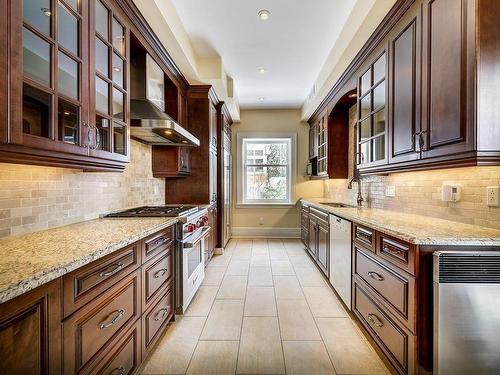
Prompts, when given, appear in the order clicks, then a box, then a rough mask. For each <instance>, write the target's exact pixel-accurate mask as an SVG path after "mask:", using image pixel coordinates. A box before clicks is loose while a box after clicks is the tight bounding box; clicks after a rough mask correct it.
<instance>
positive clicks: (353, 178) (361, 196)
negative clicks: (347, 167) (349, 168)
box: [347, 124, 364, 208]
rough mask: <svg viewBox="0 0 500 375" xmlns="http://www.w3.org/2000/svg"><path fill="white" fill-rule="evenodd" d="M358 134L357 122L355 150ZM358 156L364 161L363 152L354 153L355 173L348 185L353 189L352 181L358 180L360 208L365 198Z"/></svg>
mask: <svg viewBox="0 0 500 375" xmlns="http://www.w3.org/2000/svg"><path fill="white" fill-rule="evenodd" d="M357 134H358V126H357V124H356V125H354V150H356V148H357V146H358V145H357V142H356V137H357ZM358 156H359V157H360V158H361V160H360V161H361V162H363V159H364V155H363V153H362V152H355V153H354V163H353V174H352V178H351V180H350V181H349V184H348V185H347V188H348V189H349V190H351V189H352V183H353V182H357V184H358V196H357V198H356V202H357V203H358V208H361V206H363V201H364V199H363V195H362V194H361V175H360V173H359V169H358V163H357V161H356V159H357V158H358Z"/></svg>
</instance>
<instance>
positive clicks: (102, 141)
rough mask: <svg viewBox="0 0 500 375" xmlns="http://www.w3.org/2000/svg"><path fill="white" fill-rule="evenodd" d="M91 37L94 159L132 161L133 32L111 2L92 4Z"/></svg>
mask: <svg viewBox="0 0 500 375" xmlns="http://www.w3.org/2000/svg"><path fill="white" fill-rule="evenodd" d="M90 14H91V22H90V24H91V29H92V30H93V33H92V35H91V36H90V46H91V47H90V56H91V58H90V66H91V79H90V87H91V91H90V92H91V94H90V108H91V111H90V117H91V121H92V122H93V124H94V125H95V127H96V146H95V147H94V148H93V149H91V155H94V156H98V157H106V154H107V153H112V154H113V155H114V157H115V158H118V159H124V160H126V159H128V155H129V147H130V146H129V141H128V140H129V127H128V124H129V114H128V113H129V111H128V108H129V95H128V90H129V88H128V79H127V77H128V71H127V69H128V58H129V56H128V50H129V48H128V45H129V35H128V33H129V31H128V29H127V28H126V26H125V24H124V22H123V21H122V20H121V19H120V16H119V14H118V13H117V12H116V11H115V10H114V8H113V7H112V6H111V4H110V3H109V2H105V1H101V0H92V4H91V13H90Z"/></svg>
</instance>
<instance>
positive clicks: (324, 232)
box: [317, 225, 330, 276]
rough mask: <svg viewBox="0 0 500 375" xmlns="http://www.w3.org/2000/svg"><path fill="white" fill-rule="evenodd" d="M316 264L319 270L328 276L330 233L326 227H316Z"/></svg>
mask: <svg viewBox="0 0 500 375" xmlns="http://www.w3.org/2000/svg"><path fill="white" fill-rule="evenodd" d="M317 228H318V229H317V237H318V239H317V244H318V245H317V246H318V250H317V263H318V266H319V268H320V269H321V270H322V271H323V272H324V273H325V275H326V276H329V273H328V270H329V268H330V267H329V265H330V254H329V253H330V251H329V249H330V231H329V229H328V228H327V227H325V226H323V225H319V226H318V227H317Z"/></svg>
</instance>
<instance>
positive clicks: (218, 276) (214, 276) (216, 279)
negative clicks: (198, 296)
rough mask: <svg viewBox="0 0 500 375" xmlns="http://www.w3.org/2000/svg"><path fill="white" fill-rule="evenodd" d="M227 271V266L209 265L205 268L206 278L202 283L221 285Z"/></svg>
mask: <svg viewBox="0 0 500 375" xmlns="http://www.w3.org/2000/svg"><path fill="white" fill-rule="evenodd" d="M225 272H226V267H216V266H214V267H207V269H206V270H205V278H204V279H203V282H202V283H201V285H208V286H219V285H220V283H221V282H222V278H223V277H224V273H225Z"/></svg>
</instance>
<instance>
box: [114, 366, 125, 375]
mask: <svg viewBox="0 0 500 375" xmlns="http://www.w3.org/2000/svg"><path fill="white" fill-rule="evenodd" d="M116 373H117V374H118V375H125V367H119V368H117V369H116Z"/></svg>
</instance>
